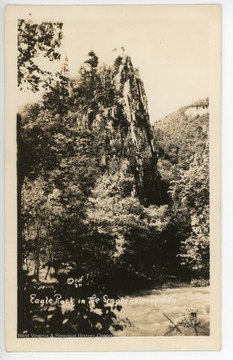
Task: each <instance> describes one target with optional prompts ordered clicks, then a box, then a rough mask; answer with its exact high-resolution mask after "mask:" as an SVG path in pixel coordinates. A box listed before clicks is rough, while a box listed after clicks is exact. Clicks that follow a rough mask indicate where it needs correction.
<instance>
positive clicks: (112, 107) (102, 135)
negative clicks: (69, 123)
mask: <svg viewBox="0 0 233 360" xmlns="http://www.w3.org/2000/svg"><path fill="white" fill-rule="evenodd" d="M92 77H93V71H92ZM96 82H98V78H97V75H96ZM97 93H98V89H96V91H95V90H94V93H93V99H92V103H91V104H90V106H89V108H87V109H86V111H85V112H84V113H82V116H81V117H79V119H78V124H79V126H80V125H81V126H82V127H83V126H84V127H87V126H88V127H89V128H91V129H92V131H93V132H94V133H95V135H96V136H97V137H98V138H99V141H100V142H101V143H102V148H101V154H100V161H101V163H102V165H103V166H105V167H106V169H108V171H110V172H111V166H112V163H113V162H115V163H116V162H117V164H118V168H119V169H121V168H122V170H124V171H125V170H126V169H127V171H129V172H131V173H132V174H133V176H134V178H135V184H136V186H135V189H134V190H135V192H136V194H137V196H138V197H139V199H140V201H141V203H142V204H144V205H149V204H157V205H160V204H161V203H163V202H164V194H163V193H164V189H163V184H162V183H161V178H160V175H159V172H158V169H157V160H158V155H157V153H156V151H155V148H154V139H153V133H152V129H151V124H150V118H149V113H148V104H147V97H146V93H145V89H144V85H143V82H142V80H141V78H140V75H139V71H138V70H137V69H135V68H134V66H133V64H132V61H131V58H130V57H129V56H128V55H127V54H126V53H125V52H124V51H123V53H122V54H121V55H120V56H118V58H117V59H116V61H115V64H114V68H113V69H112V70H111V84H110V85H109V87H108V93H107V94H106V95H107V97H108V103H107V104H106V103H104V100H103V99H101V98H100V97H98V94H97ZM109 100H110V101H109ZM106 105H107V106H106ZM93 109H95V110H94V111H93ZM82 110H83V109H82ZM114 168H116V166H114Z"/></svg>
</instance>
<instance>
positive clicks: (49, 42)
mask: <svg viewBox="0 0 233 360" xmlns="http://www.w3.org/2000/svg"><path fill="white" fill-rule="evenodd" d="M62 26H63V24H62V23H61V22H54V23H52V22H42V23H41V24H35V23H33V22H32V21H31V20H28V21H26V20H24V19H20V20H18V62H17V71H18V73H17V74H18V86H19V88H20V89H22V88H23V86H24V85H27V88H28V89H30V90H32V91H33V92H35V91H38V90H39V85H42V87H43V88H45V89H46V88H50V86H51V83H52V81H53V78H52V74H51V72H49V71H47V70H44V69H41V68H40V66H39V65H38V64H37V63H36V58H38V57H39V56H44V57H46V58H47V59H48V60H49V61H54V60H59V59H60V57H61V54H60V53H59V51H58V50H59V47H60V45H61V40H62V37H63V34H62Z"/></svg>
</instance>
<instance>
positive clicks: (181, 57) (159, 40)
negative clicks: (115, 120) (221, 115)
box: [19, 16, 210, 121]
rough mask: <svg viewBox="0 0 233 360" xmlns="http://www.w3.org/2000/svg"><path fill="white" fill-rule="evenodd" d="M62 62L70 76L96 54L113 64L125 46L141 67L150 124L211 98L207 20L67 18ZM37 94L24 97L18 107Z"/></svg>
mask: <svg viewBox="0 0 233 360" xmlns="http://www.w3.org/2000/svg"><path fill="white" fill-rule="evenodd" d="M63 24H64V25H63V33H64V38H63V43H62V49H61V51H62V53H63V58H64V57H65V56H67V57H68V62H69V70H70V75H71V76H75V75H77V73H78V70H79V67H80V66H81V65H82V63H83V62H84V61H85V60H86V58H87V54H88V52H89V51H90V50H93V51H94V52H95V53H96V55H97V56H98V57H99V63H102V62H105V63H107V64H109V65H111V64H112V63H113V60H114V58H115V57H116V56H117V54H118V51H113V50H114V49H115V48H117V49H118V50H119V49H120V48H121V47H122V46H123V47H124V48H125V51H126V53H127V54H128V55H129V56H130V57H131V59H132V62H133V65H134V66H135V67H137V68H138V69H139V73H140V76H141V79H142V81H143V82H144V85H145V90H146V94H147V98H148V108H149V114H150V119H151V121H156V120H159V119H161V118H163V117H164V116H166V115H168V114H169V113H171V112H173V111H176V110H178V109H179V108H180V107H181V106H184V105H188V104H190V103H192V102H193V101H196V100H198V99H199V98H204V97H207V96H209V86H210V78H209V61H210V59H209V37H208V36H209V33H208V22H207V20H206V18H205V17H196V16H193V17H184V16H181V17H177V16H176V17H172V16H170V17H146V18H145V17H143V16H142V17H141V18H140V16H137V18H136V19H135V18H133V17H127V16H125V17H124V16H122V17H120V18H118V17H116V18H114V17H111V18H109V19H107V18H105V19H104V20H103V18H96V19H95V18H94V19H89V18H88V17H85V18H75V17H74V18H69V19H63ZM37 97H38V94H37V95H31V94H29V93H28V92H27V93H21V95H20V97H19V102H20V104H23V103H25V102H28V101H29V99H30V100H31V99H32V100H34V99H36V98H37Z"/></svg>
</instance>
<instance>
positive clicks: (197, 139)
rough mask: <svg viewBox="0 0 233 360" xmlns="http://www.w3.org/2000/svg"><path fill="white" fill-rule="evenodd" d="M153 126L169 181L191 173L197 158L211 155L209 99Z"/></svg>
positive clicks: (161, 164) (162, 169)
mask: <svg viewBox="0 0 233 360" xmlns="http://www.w3.org/2000/svg"><path fill="white" fill-rule="evenodd" d="M153 125H154V126H153V132H154V141H155V144H156V149H157V151H158V152H159V154H160V156H159V161H158V168H159V171H160V174H161V176H162V178H163V179H164V180H165V181H168V182H170V181H171V180H175V179H176V178H177V176H179V174H178V173H179V171H180V170H188V169H189V167H190V163H191V162H192V161H193V158H194V156H208V152H209V148H208V144H209V140H208V134H209V99H208V98H206V99H203V100H199V101H197V102H194V103H192V104H191V105H187V106H183V107H181V108H180V109H179V110H178V111H176V112H174V113H172V114H169V115H168V116H166V117H165V118H163V119H161V120H160V121H158V122H155V123H154V124H153Z"/></svg>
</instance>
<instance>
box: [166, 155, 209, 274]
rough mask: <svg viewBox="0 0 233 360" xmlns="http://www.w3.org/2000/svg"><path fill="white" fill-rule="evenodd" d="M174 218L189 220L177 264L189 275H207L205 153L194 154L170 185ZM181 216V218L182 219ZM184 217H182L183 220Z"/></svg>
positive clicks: (207, 209)
mask: <svg viewBox="0 0 233 360" xmlns="http://www.w3.org/2000/svg"><path fill="white" fill-rule="evenodd" d="M170 192H171V195H172V199H173V202H174V205H173V211H174V213H175V214H176V218H179V219H180V226H181V227H182V226H184V225H183V222H188V223H190V226H191V231H190V233H187V237H186V239H185V240H183V241H182V244H181V252H180V254H179V255H178V256H179V257H180V258H181V264H182V265H184V266H186V267H188V268H189V269H190V270H191V271H192V272H193V275H196V276H203V277H205V278H208V276H209V157H208V155H202V156H195V157H194V159H193V161H192V163H191V164H190V168H189V170H187V171H184V172H183V174H182V176H181V178H180V179H179V180H176V181H173V182H172V186H171V189H170ZM182 219H183V220H182ZM184 219H185V220H184Z"/></svg>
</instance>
